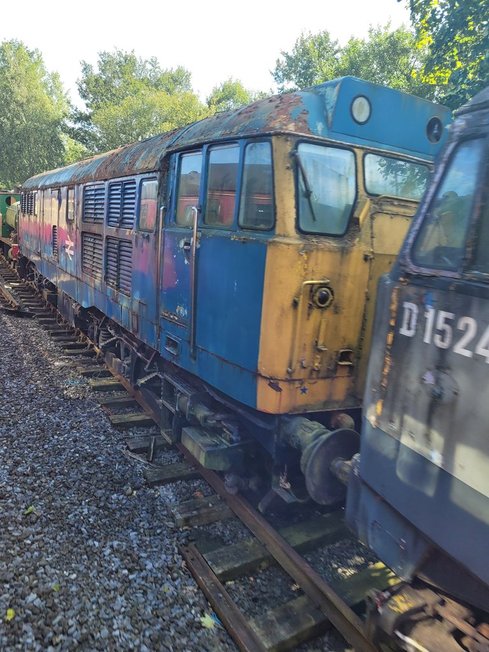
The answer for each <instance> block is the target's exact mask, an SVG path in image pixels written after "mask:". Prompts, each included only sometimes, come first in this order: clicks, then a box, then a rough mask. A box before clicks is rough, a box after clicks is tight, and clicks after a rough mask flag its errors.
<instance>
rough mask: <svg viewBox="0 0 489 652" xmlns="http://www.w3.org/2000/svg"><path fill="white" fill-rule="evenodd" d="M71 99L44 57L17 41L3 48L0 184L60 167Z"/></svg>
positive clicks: (0, 56)
mask: <svg viewBox="0 0 489 652" xmlns="http://www.w3.org/2000/svg"><path fill="white" fill-rule="evenodd" d="M67 114H68V100H67V98H66V95H65V93H64V91H63V88H62V85H61V81H60V79H59V76H58V75H57V74H50V73H48V72H47V70H46V68H45V67H44V63H43V60H42V57H41V54H40V53H39V52H38V51H37V50H28V49H27V48H26V46H25V45H23V44H22V43H21V42H19V41H15V40H11V41H4V42H2V43H1V44H0V133H1V134H2V144H1V147H0V185H1V186H3V187H7V188H11V187H13V186H15V185H18V184H20V183H22V182H23V181H25V179H27V178H28V177H30V176H32V175H33V174H36V173H39V172H42V171H43V170H49V169H51V168H54V167H57V166H58V165H61V164H62V163H63V161H64V153H65V143H64V140H63V133H62V130H63V126H64V121H65V118H66V116H67Z"/></svg>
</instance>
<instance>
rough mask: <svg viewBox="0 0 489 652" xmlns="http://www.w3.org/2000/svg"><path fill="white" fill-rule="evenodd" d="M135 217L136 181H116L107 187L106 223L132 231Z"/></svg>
mask: <svg viewBox="0 0 489 652" xmlns="http://www.w3.org/2000/svg"><path fill="white" fill-rule="evenodd" d="M135 217H136V181H135V180H134V179H131V180H129V181H117V182H115V183H111V184H110V185H109V210H108V215H107V223H108V225H109V226H119V227H122V228H124V229H132V228H133V227H134V221H135Z"/></svg>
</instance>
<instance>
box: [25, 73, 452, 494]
mask: <svg viewBox="0 0 489 652" xmlns="http://www.w3.org/2000/svg"><path fill="white" fill-rule="evenodd" d="M449 121H450V114H449V112H448V110H446V109H444V108H443V107H440V106H437V105H435V104H432V103H430V102H427V101H424V100H421V99H419V98H415V97H412V96H408V95H406V94H404V93H401V92H398V91H395V90H392V89H388V88H383V87H380V86H377V85H374V84H370V83H366V82H363V81H361V80H358V79H355V78H343V79H339V80H334V81H331V82H328V83H325V84H322V85H321V86H317V87H314V88H311V89H308V90H305V91H302V92H294V93H287V94H283V95H279V96H275V97H270V98H268V99H265V100H260V101H258V102H255V103H254V104H252V105H250V106H247V107H244V108H241V109H238V110H235V111H232V112H229V113H225V114H218V115H215V116H214V117H210V118H208V119H205V120H203V121H201V122H198V123H195V124H191V125H189V126H187V127H185V128H183V129H179V130H176V131H174V132H172V133H167V134H163V135H161V136H157V137H154V138H150V139H148V140H146V141H143V142H139V143H136V144H133V145H128V146H126V147H123V148H120V149H118V150H115V151H113V152H109V153H107V154H102V155H99V156H95V157H93V158H92V159H89V160H86V161H82V162H80V163H76V164H74V165H70V166H68V167H65V168H62V169H58V170H54V171H51V172H47V173H45V174H40V175H38V176H36V177H33V178H31V179H29V180H28V181H26V182H25V183H24V185H23V195H22V213H21V220H20V244H21V250H22V255H23V259H22V267H23V269H24V270H25V273H26V274H28V275H30V277H31V278H33V279H36V280H37V281H38V283H39V284H41V285H43V286H45V287H49V288H50V289H51V290H53V291H54V289H55V292H56V297H57V305H58V308H59V309H60V311H61V312H62V313H63V314H64V315H65V317H66V318H67V319H69V320H70V321H71V322H73V323H74V324H76V325H78V326H80V327H83V328H85V329H86V330H87V331H88V332H89V333H90V335H91V336H92V337H93V338H94V339H95V340H96V342H97V343H98V345H99V346H100V347H101V348H102V349H103V350H105V351H106V352H107V354H110V357H111V360H112V361H113V364H114V366H116V368H117V369H118V370H119V371H120V372H121V373H124V374H125V375H126V376H127V377H128V378H130V379H131V381H132V382H133V383H134V384H135V385H136V386H137V387H138V388H139V389H140V391H141V392H142V393H143V394H144V395H145V397H146V399H147V401H148V403H149V404H151V405H152V406H153V407H154V411H155V412H157V413H158V414H159V415H160V417H161V426H162V431H163V433H164V434H165V435H166V436H167V437H168V438H169V439H170V440H176V439H178V440H181V441H182V443H183V444H184V445H185V446H187V447H188V448H189V449H190V450H192V452H193V453H194V454H195V455H196V456H197V458H198V459H199V460H200V461H201V462H202V463H203V464H204V465H205V466H208V467H210V468H214V469H219V470H223V471H226V473H227V481H228V486H229V488H230V490H234V489H236V488H237V487H238V486H240V484H242V483H244V482H245V481H246V478H247V477H248V476H249V475H250V464H249V459H250V457H249V456H250V455H253V451H254V450H256V449H257V446H256V443H257V442H258V446H259V447H262V448H264V449H265V450H266V451H267V452H268V453H269V460H270V462H271V472H272V477H273V481H272V491H273V492H275V493H278V494H280V495H282V497H284V498H285V499H286V500H294V499H296V498H297V497H299V496H302V495H306V494H305V492H303V491H302V490H303V489H304V486H303V485H304V478H305V486H306V488H307V492H308V494H309V495H310V496H312V498H313V499H314V500H316V501H317V502H319V503H328V502H331V501H332V500H334V499H335V497H332V496H330V495H329V493H328V491H329V490H325V489H324V488H323V483H322V478H323V475H324V468H323V457H324V458H326V457H327V456H328V455H329V454H330V451H329V444H328V442H331V441H332V440H331V439H330V430H331V429H333V430H334V429H338V428H340V431H341V434H342V440H343V442H347V441H348V442H349V444H348V446H349V447H350V448H351V449H352V451H353V450H356V448H357V447H358V441H357V436H356V435H355V433H354V432H353V430H352V429H351V428H352V427H353V426H354V419H355V415H356V411H357V410H358V408H359V407H360V403H361V397H362V393H363V384H364V374H365V364H366V358H367V354H368V351H369V342H370V337H371V329H372V315H373V306H374V300H375V293H376V283H377V280H378V278H379V276H380V275H381V274H383V273H384V272H386V271H387V270H388V269H389V268H390V266H391V264H392V262H393V260H394V259H395V256H396V254H397V252H398V250H399V248H400V246H401V243H402V241H403V238H404V235H405V233H406V230H407V227H408V225H409V223H410V220H411V217H412V216H413V214H414V213H415V210H416V207H417V205H418V201H419V199H420V197H421V195H422V193H423V191H424V189H425V186H426V183H427V180H428V177H429V175H430V169H431V165H432V162H433V159H434V156H435V155H436V153H437V152H438V150H439V148H440V146H441V144H442V143H443V141H444V139H445V132H446V126H447V124H448V123H449ZM258 457H260V458H263V456H262V455H260V456H258ZM299 467H300V468H299ZM301 485H302V486H301Z"/></svg>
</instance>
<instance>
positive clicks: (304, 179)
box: [293, 152, 317, 222]
mask: <svg viewBox="0 0 489 652" xmlns="http://www.w3.org/2000/svg"><path fill="white" fill-rule="evenodd" d="M293 154H294V157H295V160H296V161H297V167H298V168H299V171H300V173H301V177H302V183H303V184H304V195H305V197H306V199H307V203H308V205H309V210H310V211H311V217H312V221H313V222H316V221H317V220H316V213H315V212H314V208H313V205H312V199H311V197H312V190H311V184H310V183H309V179H308V178H307V174H306V170H305V168H304V165H303V164H302V161H301V157H300V156H299V152H294V153H293Z"/></svg>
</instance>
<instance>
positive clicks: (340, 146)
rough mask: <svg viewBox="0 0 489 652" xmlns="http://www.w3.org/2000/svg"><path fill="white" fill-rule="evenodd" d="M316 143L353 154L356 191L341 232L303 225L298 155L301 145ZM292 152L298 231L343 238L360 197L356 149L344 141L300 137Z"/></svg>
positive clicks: (315, 235) (319, 145)
mask: <svg viewBox="0 0 489 652" xmlns="http://www.w3.org/2000/svg"><path fill="white" fill-rule="evenodd" d="M303 144H306V145H315V146H317V147H322V148H325V149H333V150H336V151H338V150H339V151H346V152H349V153H350V154H351V156H352V161H353V176H352V178H353V181H354V193H353V198H352V203H351V208H350V212H349V214H348V218H347V219H346V220H345V227H344V230H343V231H342V232H341V233H329V232H325V231H319V230H316V231H312V230H309V229H305V228H304V227H303V226H302V225H301V212H300V186H299V184H300V183H301V171H300V169H299V165H298V164H297V155H298V154H299V147H300V145H303ZM291 154H292V155H293V156H294V158H295V159H296V161H295V164H294V192H295V213H296V229H297V232H298V233H300V234H303V235H309V236H313V237H324V238H343V237H344V236H345V235H346V234H347V233H348V230H349V229H350V227H351V224H352V218H353V215H354V212H355V207H356V204H357V199H358V193H359V188H358V177H359V175H358V159H357V153H356V151H355V149H354V148H353V147H352V146H348V145H347V144H343V143H336V142H329V141H317V140H313V139H300V140H297V141H296V143H295V147H294V148H293V149H291Z"/></svg>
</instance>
